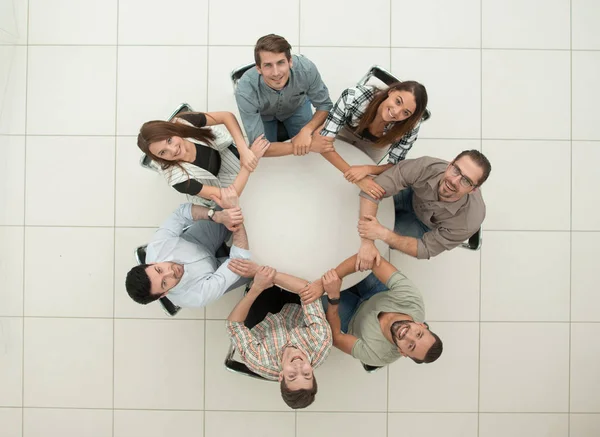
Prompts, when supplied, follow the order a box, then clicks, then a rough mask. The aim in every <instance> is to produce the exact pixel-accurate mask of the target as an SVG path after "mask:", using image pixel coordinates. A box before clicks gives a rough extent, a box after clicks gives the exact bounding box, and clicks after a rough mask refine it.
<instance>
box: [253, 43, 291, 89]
mask: <svg viewBox="0 0 600 437" xmlns="http://www.w3.org/2000/svg"><path fill="white" fill-rule="evenodd" d="M290 68H292V60H291V59H290V60H288V58H286V56H285V53H273V52H264V51H263V52H260V65H259V66H257V67H256V69H257V70H258V72H259V73H260V74H261V75H262V77H263V79H264V81H265V83H266V84H267V86H269V87H270V88H273V89H274V90H281V89H283V88H284V87H285V85H286V84H287V81H288V79H289V77H290Z"/></svg>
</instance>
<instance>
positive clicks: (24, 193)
mask: <svg viewBox="0 0 600 437" xmlns="http://www.w3.org/2000/svg"><path fill="white" fill-rule="evenodd" d="M26 39H27V45H26V48H25V127H24V128H25V150H24V154H23V155H24V156H23V241H22V244H23V246H22V247H23V285H22V286H21V292H22V293H23V302H22V316H23V318H22V319H21V332H22V334H21V335H22V342H21V435H22V436H23V435H25V278H26V275H25V266H26V264H25V256H26V247H25V231H26V228H25V223H26V219H27V119H28V116H27V114H28V108H27V100H28V94H27V93H28V91H29V0H28V1H27V38H26Z"/></svg>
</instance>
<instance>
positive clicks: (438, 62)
mask: <svg viewBox="0 0 600 437" xmlns="http://www.w3.org/2000/svg"><path fill="white" fill-rule="evenodd" d="M480 55H481V53H480V50H450V49H445V50H444V49H430V50H427V49H421V50H419V49H392V71H393V72H394V73H396V74H397V75H399V76H401V77H402V78H403V79H404V80H416V81H417V82H420V83H422V84H423V85H425V87H426V88H427V96H428V103H427V108H428V109H429V110H430V111H431V118H430V119H429V120H427V122H426V123H424V124H423V127H422V129H421V130H420V131H419V135H420V136H421V137H422V138H479V136H480V134H481V128H480V125H481V86H480V85H481V57H480ZM440 71H443V72H444V74H439V73H440Z"/></svg>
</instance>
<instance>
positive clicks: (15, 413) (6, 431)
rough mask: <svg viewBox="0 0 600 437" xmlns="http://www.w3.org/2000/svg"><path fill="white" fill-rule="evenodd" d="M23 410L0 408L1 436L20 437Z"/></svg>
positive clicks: (21, 433)
mask: <svg viewBox="0 0 600 437" xmlns="http://www.w3.org/2000/svg"><path fill="white" fill-rule="evenodd" d="M22 419H23V410H22V409H21V408H0V423H1V424H2V436H3V437H22V435H23V420H22Z"/></svg>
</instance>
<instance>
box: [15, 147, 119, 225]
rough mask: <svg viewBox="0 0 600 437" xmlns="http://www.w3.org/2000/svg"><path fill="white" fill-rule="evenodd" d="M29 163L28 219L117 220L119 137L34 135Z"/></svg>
mask: <svg viewBox="0 0 600 437" xmlns="http://www.w3.org/2000/svg"><path fill="white" fill-rule="evenodd" d="M65 157H70V159H65ZM26 165H27V181H26V183H27V192H26V199H25V201H26V212H27V215H26V217H25V220H26V223H27V224H28V225H59V226H65V225H70V226H112V225H113V224H114V220H115V217H114V196H115V139H114V138H112V137H47V136H44V137H32V136H30V137H28V138H27V164H26Z"/></svg>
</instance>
